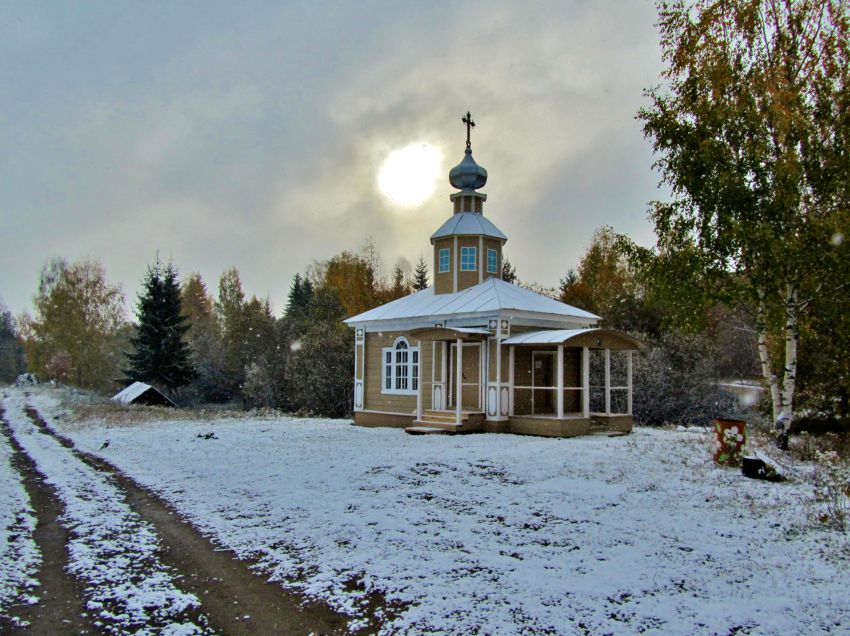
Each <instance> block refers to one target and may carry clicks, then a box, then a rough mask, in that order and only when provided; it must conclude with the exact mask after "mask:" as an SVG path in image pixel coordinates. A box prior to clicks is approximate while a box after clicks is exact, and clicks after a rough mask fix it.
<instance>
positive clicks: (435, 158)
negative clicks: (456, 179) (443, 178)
mask: <svg viewBox="0 0 850 636" xmlns="http://www.w3.org/2000/svg"><path fill="white" fill-rule="evenodd" d="M442 163H443V153H442V151H440V149H439V148H437V147H436V146H433V145H431V144H429V143H423V142H417V143H412V144H408V145H407V146H405V147H404V148H399V149H398V150H393V151H392V152H391V153H390V154H389V155H387V158H386V159H384V162H383V163H382V164H381V168H380V169H379V170H378V189H379V190H380V191H381V194H383V195H384V196H385V197H386V198H387V199H388V200H389V201H391V202H393V203H396V204H398V205H401V206H404V207H417V206H420V205H422V204H423V203H425V201H427V200H428V199H429V198H430V197H431V195H432V194H433V193H434V189H435V188H436V187H437V181H438V180H439V178H440V173H441V170H440V168H441V166H442Z"/></svg>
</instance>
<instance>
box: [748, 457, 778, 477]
mask: <svg viewBox="0 0 850 636" xmlns="http://www.w3.org/2000/svg"><path fill="white" fill-rule="evenodd" d="M741 472H742V473H743V474H744V477H749V478H750V479H764V480H765V481H782V475H780V474H779V473H778V472H776V469H775V468H774V467H773V466H771V465H770V464H768V463H767V462H765V461H764V460H763V459H761V458H760V457H752V456H746V457H744V458H743V460H742V463H741Z"/></svg>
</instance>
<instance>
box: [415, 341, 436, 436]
mask: <svg viewBox="0 0 850 636" xmlns="http://www.w3.org/2000/svg"><path fill="white" fill-rule="evenodd" d="M416 346H417V347H419V364H418V365H416V376H417V377H416V421H418V422H421V421H422V341H421V340H420V341H419V342H417V343H416ZM410 362H411V364H412V363H413V360H412V359H411V361H410ZM433 364H434V360H433V358H432V359H431V365H432V366H433Z"/></svg>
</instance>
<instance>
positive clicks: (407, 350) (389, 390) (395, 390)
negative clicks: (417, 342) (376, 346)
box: [381, 336, 421, 395]
mask: <svg viewBox="0 0 850 636" xmlns="http://www.w3.org/2000/svg"><path fill="white" fill-rule="evenodd" d="M420 368H421V358H420V354H419V347H413V346H411V344H410V342H409V341H408V340H407V338H405V337H404V336H401V337H399V338H396V340H395V342H393V346H392V347H384V348H383V349H381V393H384V394H388V395H416V394H417V393H418V391H419V374H420ZM387 385H389V387H388V386H387Z"/></svg>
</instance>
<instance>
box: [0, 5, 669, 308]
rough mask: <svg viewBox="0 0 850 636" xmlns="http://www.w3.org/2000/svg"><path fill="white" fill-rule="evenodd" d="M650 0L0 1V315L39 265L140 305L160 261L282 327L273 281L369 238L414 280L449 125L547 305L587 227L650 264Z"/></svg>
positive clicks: (510, 249) (457, 153)
mask: <svg viewBox="0 0 850 636" xmlns="http://www.w3.org/2000/svg"><path fill="white" fill-rule="evenodd" d="M654 22H655V11H654V7H653V4H652V3H651V2H650V1H648V0H631V1H625V0H615V1H610V2H604V1H599V0H595V1H590V0H587V1H580V0H571V1H568V0H556V1H554V2H494V1H492V0H490V1H486V2H474V1H470V0H468V1H466V2H461V3H458V2H451V3H449V2H416V3H414V2H402V1H399V0H395V1H386V2H362V1H358V2H339V3H333V2H319V1H317V0H310V1H309V2H303V3H301V2H263V3H251V2H245V1H239V2H233V1H232V0H231V1H228V2H220V3H219V2H210V1H209V0H204V1H203V2H132V3H130V2H126V3H125V2H115V1H113V0H107V1H104V2H86V3H76V2H60V1H56V2H50V3H33V2H16V3H7V2H5V1H2V2H0V298H2V300H3V301H4V302H5V304H6V305H7V306H8V307H9V308H10V309H12V311H13V312H14V313H18V312H21V311H23V310H30V306H31V299H32V296H33V294H34V293H35V289H36V285H37V279H38V272H39V269H40V268H41V266H42V264H43V263H44V262H45V261H46V260H47V259H49V258H50V257H52V256H64V257H66V258H68V259H70V260H76V259H80V258H85V257H92V258H94V259H96V260H99V261H100V262H102V263H103V265H104V266H105V268H106V272H107V277H108V278H109V280H110V281H112V282H115V283H119V284H120V285H121V286H122V288H123V289H124V291H125V293H126V294H127V297H128V301H129V302H128V305H129V304H131V303H133V302H134V301H135V297H136V294H137V292H138V287H139V281H140V280H141V277H142V275H143V273H144V270H145V266H146V264H148V263H150V262H151V261H152V260H153V258H154V257H155V255H156V252H157V250H159V252H160V254H161V255H162V256H163V257H165V258H168V257H171V258H173V260H174V262H175V264H176V265H177V267H178V269H179V270H180V272H181V273H182V274H188V273H189V272H192V271H199V272H201V273H202V274H203V276H204V279H205V280H206V282H207V285H208V287H209V288H210V290H211V291H214V290H215V289H216V288H217V281H218V277H219V275H220V274H221V272H222V271H223V270H224V269H226V268H227V267H230V266H236V267H237V268H238V269H239V271H240V273H241V274H242V280H243V284H244V287H245V290H246V292H247V293H248V294H256V295H258V296H261V297H265V296H267V297H269V298H270V300H271V301H272V305H273V308H274V309H275V312H276V313H279V312H280V311H281V310H282V308H283V305H284V301H285V297H286V293H287V290H288V287H289V284H290V280H291V277H292V276H293V275H294V274H295V273H296V272H298V271H304V270H305V268H306V267H307V265H309V264H310V263H311V262H312V261H314V260H317V259H325V258H328V257H330V256H333V255H334V254H336V253H338V252H340V251H341V250H343V249H357V248H358V247H359V246H360V245H361V244H362V243H363V241H364V239H365V238H366V237H367V236H372V237H373V238H374V240H375V243H376V245H377V247H378V248H379V250H380V252H381V254H382V255H383V258H384V261H385V263H386V264H387V266H388V267H389V266H391V265H392V263H393V261H394V260H395V258H397V257H398V256H405V257H407V258H408V259H409V260H410V261H411V262H415V261H416V259H418V257H419V256H420V254H423V255H425V256H426V258H429V257H430V251H431V246H430V243H429V240H428V239H429V236H430V234H431V233H432V232H433V231H434V230H435V229H436V228H437V227H439V226H440V225H441V224H442V222H443V221H444V220H445V219H446V218H448V216H449V215H450V214H451V207H450V203H449V200H448V196H449V194H450V193H451V192H452V191H453V190H452V189H451V187H450V186H449V184H448V178H447V173H448V170H449V169H450V168H451V167H452V166H453V165H455V164H456V163H458V162H459V161H460V159H461V158H462V156H463V147H464V135H465V130H464V128H463V126H462V124H461V122H460V118H461V116H462V115H463V114H464V113H465V112H466V110H467V109H469V110H471V111H472V113H473V116H474V118H475V121H476V123H477V126H476V128H475V130H474V131H473V138H472V142H473V150H474V155H475V158H476V160H477V161H478V162H479V163H480V164H481V165H483V166H484V167H486V168H487V170H488V172H489V181H488V184H487V187H486V188H485V189H484V191H485V192H487V194H488V196H489V198H488V201H487V204H486V206H485V214H486V215H487V216H488V217H489V218H490V219H492V220H493V222H494V223H496V225H497V226H498V227H499V228H500V229H501V230H502V231H503V232H504V233H505V234H507V236H508V239H509V240H508V243H507V245H506V247H505V253H506V254H507V255H508V257H509V258H510V260H511V261H512V262H513V263H514V265H515V266H516V269H517V274H518V275H519V276H520V278H522V279H523V280H529V281H536V282H539V283H541V284H544V285H547V286H554V285H556V284H557V282H558V279H559V278H560V277H561V276H563V274H564V272H565V271H566V269H567V268H569V267H571V266H575V265H576V264H577V262H578V259H579V258H580V257H581V254H582V253H583V251H584V249H585V247H586V246H587V244H588V241H589V240H590V238H591V235H592V234H593V231H594V230H595V229H596V228H598V227H599V226H602V225H604V224H608V225H612V226H613V227H614V228H615V229H616V230H617V231H619V232H624V233H626V234H629V235H630V236H632V238H634V239H635V240H637V241H638V242H641V243H643V244H650V243H651V242H652V231H651V227H650V225H649V223H648V221H647V220H646V210H647V203H648V202H649V201H650V200H652V199H654V198H657V197H658V196H659V194H658V190H657V182H658V177H657V175H656V174H654V173H653V171H652V169H651V163H652V155H651V151H650V148H649V145H648V143H647V142H646V141H645V140H644V139H643V136H642V134H641V131H640V125H639V123H638V122H637V121H636V120H635V119H634V116H635V112H636V111H637V109H638V108H639V107H640V106H641V105H642V104H643V103H644V98H643V96H642V90H643V89H644V88H645V87H647V86H650V85H652V84H655V83H657V82H658V75H659V71H660V68H661V62H660V52H659V47H658V37H657V33H656V30H655V28H654V26H653V24H654ZM414 142H418V143H430V144H433V145H435V146H437V147H438V148H439V149H441V150H442V152H443V153H444V158H443V166H442V168H441V172H442V174H443V175H446V176H445V178H444V179H443V180H441V181H440V182H439V183H438V186H437V188H436V191H435V193H434V195H433V196H432V197H431V198H430V199H429V200H428V201H426V202H425V203H424V204H423V205H422V206H420V207H416V208H402V207H399V206H398V205H395V204H392V203H391V202H389V201H388V200H387V199H386V198H385V197H384V196H382V195H381V194H380V192H379V191H378V189H377V186H376V174H377V171H378V168H379V167H380V165H381V162H382V161H383V160H384V158H385V157H386V155H387V154H388V153H389V152H391V151H392V150H394V149H397V148H399V147H402V146H405V145H407V144H410V143H414Z"/></svg>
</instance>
